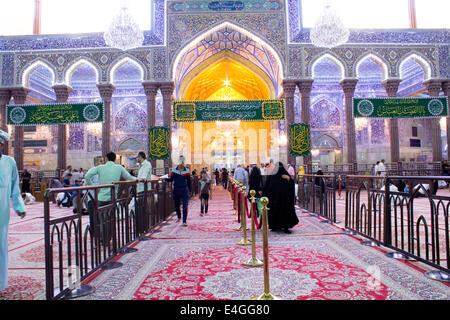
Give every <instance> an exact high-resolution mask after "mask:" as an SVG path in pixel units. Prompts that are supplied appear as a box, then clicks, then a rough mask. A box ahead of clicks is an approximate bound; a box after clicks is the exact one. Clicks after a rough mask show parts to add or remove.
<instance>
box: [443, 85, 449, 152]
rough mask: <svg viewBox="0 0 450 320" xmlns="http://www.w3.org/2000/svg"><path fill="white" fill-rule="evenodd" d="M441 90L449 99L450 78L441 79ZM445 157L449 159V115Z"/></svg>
mask: <svg viewBox="0 0 450 320" xmlns="http://www.w3.org/2000/svg"><path fill="white" fill-rule="evenodd" d="M442 91H443V92H444V95H445V96H446V97H447V99H448V100H450V79H446V80H444V81H442ZM446 125H447V159H449V160H450V115H448V116H447V123H446Z"/></svg>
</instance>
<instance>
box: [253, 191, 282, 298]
mask: <svg viewBox="0 0 450 320" xmlns="http://www.w3.org/2000/svg"><path fill="white" fill-rule="evenodd" d="M261 204H262V206H263V213H262V214H263V216H262V219H263V252H264V258H263V259H264V293H263V294H262V295H260V296H256V297H252V299H254V300H280V298H278V297H276V296H274V295H273V294H271V293H270V288H269V239H268V236H269V235H268V220H267V210H269V209H268V208H267V205H268V204H269V199H267V197H262V198H261Z"/></svg>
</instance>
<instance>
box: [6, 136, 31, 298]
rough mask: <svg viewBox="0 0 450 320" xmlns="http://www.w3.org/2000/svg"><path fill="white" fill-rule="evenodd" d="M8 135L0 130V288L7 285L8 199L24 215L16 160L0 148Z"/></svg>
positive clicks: (21, 216) (7, 138)
mask: <svg viewBox="0 0 450 320" xmlns="http://www.w3.org/2000/svg"><path fill="white" fill-rule="evenodd" d="M9 138H10V135H9V134H8V133H7V132H5V131H2V130H0V290H3V289H6V287H7V286H8V226H9V217H10V214H11V213H10V199H12V205H13V208H14V211H16V213H17V215H19V216H20V218H22V219H23V218H24V217H25V214H26V213H25V212H26V209H25V204H24V203H23V199H22V195H21V193H20V188H19V173H18V171H17V165H16V161H15V160H14V159H13V158H11V157H9V156H5V155H2V153H1V150H3V146H4V144H5V142H7V141H9Z"/></svg>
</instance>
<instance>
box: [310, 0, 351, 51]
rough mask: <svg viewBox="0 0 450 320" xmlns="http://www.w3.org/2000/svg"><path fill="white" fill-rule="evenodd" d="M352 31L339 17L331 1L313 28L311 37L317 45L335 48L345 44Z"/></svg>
mask: <svg viewBox="0 0 450 320" xmlns="http://www.w3.org/2000/svg"><path fill="white" fill-rule="evenodd" d="M349 34H350V32H349V31H348V29H347V28H346V27H345V26H344V24H343V23H342V21H341V19H339V17H338V15H337V13H336V11H335V10H334V9H333V8H332V7H331V5H330V3H329V1H326V2H325V6H324V8H323V10H322V12H321V14H320V16H319V18H318V19H317V21H316V24H315V25H314V27H313V28H312V29H311V33H310V38H311V42H312V44H314V45H315V46H316V47H324V48H333V47H337V46H339V45H341V44H344V43H345V42H347V40H348V36H349Z"/></svg>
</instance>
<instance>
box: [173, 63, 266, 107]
mask: <svg viewBox="0 0 450 320" xmlns="http://www.w3.org/2000/svg"><path fill="white" fill-rule="evenodd" d="M227 79H228V80H229V83H228V88H227V83H226V82H225V80H227ZM183 89H184V90H182V91H181V92H180V96H181V97H182V99H184V100H220V99H222V98H221V97H224V95H225V94H226V92H228V94H229V95H230V96H231V100H242V99H250V100H258V99H268V98H271V93H270V91H269V88H268V85H267V79H264V80H263V79H262V78H261V77H260V76H259V75H257V74H256V73H255V72H254V70H251V69H250V68H248V67H247V66H244V65H243V64H242V63H240V62H237V61H235V60H234V59H230V58H228V57H223V58H222V59H220V60H218V61H216V62H215V63H214V64H213V65H210V66H208V67H206V68H204V69H203V70H201V71H200V72H199V73H198V74H197V75H196V76H195V77H193V78H192V80H191V81H190V82H189V84H188V85H187V86H186V87H184V88H183Z"/></svg>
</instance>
